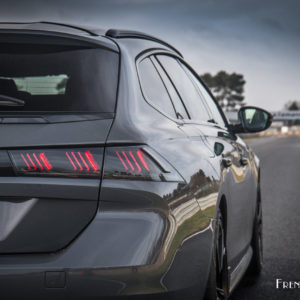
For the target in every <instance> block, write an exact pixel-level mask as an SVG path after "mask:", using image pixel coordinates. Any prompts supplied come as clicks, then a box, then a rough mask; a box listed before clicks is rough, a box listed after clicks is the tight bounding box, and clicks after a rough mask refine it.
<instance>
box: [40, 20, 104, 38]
mask: <svg viewBox="0 0 300 300" xmlns="http://www.w3.org/2000/svg"><path fill="white" fill-rule="evenodd" d="M37 23H42V24H48V25H57V26H65V27H69V28H73V29H77V30H80V31H84V32H86V33H88V34H90V35H92V36H98V34H97V33H95V32H93V31H92V30H89V29H87V28H83V27H80V26H76V25H72V24H68V23H59V22H50V21H40V22H37Z"/></svg>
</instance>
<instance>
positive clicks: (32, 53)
mask: <svg viewBox="0 0 300 300" xmlns="http://www.w3.org/2000/svg"><path fill="white" fill-rule="evenodd" d="M22 47H24V49H23V51H22ZM1 48H2V50H1ZM5 49H9V51H5ZM117 82H118V54H117V53H115V52H112V51H110V50H106V49H102V48H73V47H69V48H66V47H61V46H57V47H55V46H53V45H51V47H47V45H44V46H41V45H32V46H31V47H30V46H29V45H28V44H27V45H26V47H25V46H22V44H15V45H10V46H9V47H5V46H4V47H0V112H1V111H14V112H16V111H24V112H31V111H32V112H85V113H88V112H93V113H95V112H101V113H102V112H114V109H115V102H116V92H117ZM7 96H8V97H12V98H14V99H19V100H23V101H24V105H18V106H11V105H10V101H11V100H10V101H8V100H7Z"/></svg>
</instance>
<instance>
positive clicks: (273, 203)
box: [230, 136, 300, 300]
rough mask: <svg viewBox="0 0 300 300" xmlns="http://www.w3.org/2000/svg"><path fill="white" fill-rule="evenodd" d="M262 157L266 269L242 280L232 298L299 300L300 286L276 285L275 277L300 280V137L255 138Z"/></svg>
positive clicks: (254, 145)
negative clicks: (252, 278) (253, 279)
mask: <svg viewBox="0 0 300 300" xmlns="http://www.w3.org/2000/svg"><path fill="white" fill-rule="evenodd" d="M248 144H249V145H250V146H251V147H252V148H253V149H254V151H255V152H256V154H257V155H258V157H259V158H260V160H261V166H262V170H261V184H262V186H261V189H262V199H263V218H264V219H263V221H264V228H263V234H264V269H263V272H262V274H261V276H260V278H259V279H258V281H257V282H256V283H255V284H254V285H250V283H249V282H247V280H243V281H242V282H241V283H240V285H239V286H238V287H237V289H236V290H235V292H234V293H233V295H232V298H230V299H231V300H246V299H247V300H248V299H249V300H250V299H255V300H277V299H278V300H279V299H280V300H281V299H282V300H283V299H284V300H289V299H293V300H298V299H300V288H296V289H289V290H287V289H282V288H281V289H276V279H282V280H285V281H298V282H300V137H297V136H290V137H277V138H266V139H261V140H252V141H249V142H248Z"/></svg>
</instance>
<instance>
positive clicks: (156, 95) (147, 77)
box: [138, 58, 176, 118]
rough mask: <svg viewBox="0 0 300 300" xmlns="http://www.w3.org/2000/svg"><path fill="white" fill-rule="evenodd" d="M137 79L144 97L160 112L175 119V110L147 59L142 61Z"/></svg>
mask: <svg viewBox="0 0 300 300" xmlns="http://www.w3.org/2000/svg"><path fill="white" fill-rule="evenodd" d="M138 69H139V78H140V82H141V87H142V92H143V95H144V97H145V98H146V100H147V101H148V102H150V104H152V105H153V106H154V107H155V108H157V109H159V110H160V111H162V112H164V113H166V114H167V115H170V116H171V117H173V118H176V114H175V110H174V107H173V104H172V102H171V99H170V97H169V95H168V92H167V90H166V88H165V86H164V84H163V82H162V80H161V78H160V77H159V74H158V73H157V71H156V69H155V67H154V65H153V63H152V62H151V60H150V59H149V58H145V59H143V60H142V61H141V62H140V63H139V65H138Z"/></svg>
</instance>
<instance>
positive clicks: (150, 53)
mask: <svg viewBox="0 0 300 300" xmlns="http://www.w3.org/2000/svg"><path fill="white" fill-rule="evenodd" d="M157 51H159V53H161V52H167V51H164V50H161V49H155V50H154V49H150V51H149V50H148V51H146V53H145V51H143V52H142V53H141V54H140V55H138V56H137V57H136V60H135V66H136V72H137V77H138V81H139V87H140V91H141V93H142V96H143V98H144V100H145V101H146V103H147V104H149V105H150V106H151V107H152V108H154V109H155V110H156V111H157V112H159V113H160V114H162V115H163V116H165V117H166V118H168V119H170V120H171V121H173V122H176V123H178V124H183V119H179V118H174V117H173V116H171V115H170V114H168V113H167V112H165V111H163V110H161V108H159V107H158V106H157V105H156V104H154V103H153V102H152V101H151V100H149V99H148V98H147V97H146V95H145V94H144V91H143V88H142V83H141V76H140V70H139V64H140V62H142V61H143V60H144V59H146V58H149V60H150V61H151V63H152V64H153V67H154V69H155V71H156V72H157V75H158V77H159V79H160V80H161V81H162V84H163V86H164V88H165V89H166V92H167V94H168V97H169V99H170V102H171V105H172V107H173V109H174V114H175V115H176V114H177V112H176V109H175V106H174V103H173V101H172V99H171V96H170V94H169V91H168V89H167V87H166V85H165V82H164V81H163V79H162V78H161V76H160V74H159V72H158V70H157V68H156V66H155V64H154V63H153V61H152V60H151V56H153V53H154V52H155V53H156V52H157ZM167 53H168V52H167Z"/></svg>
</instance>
